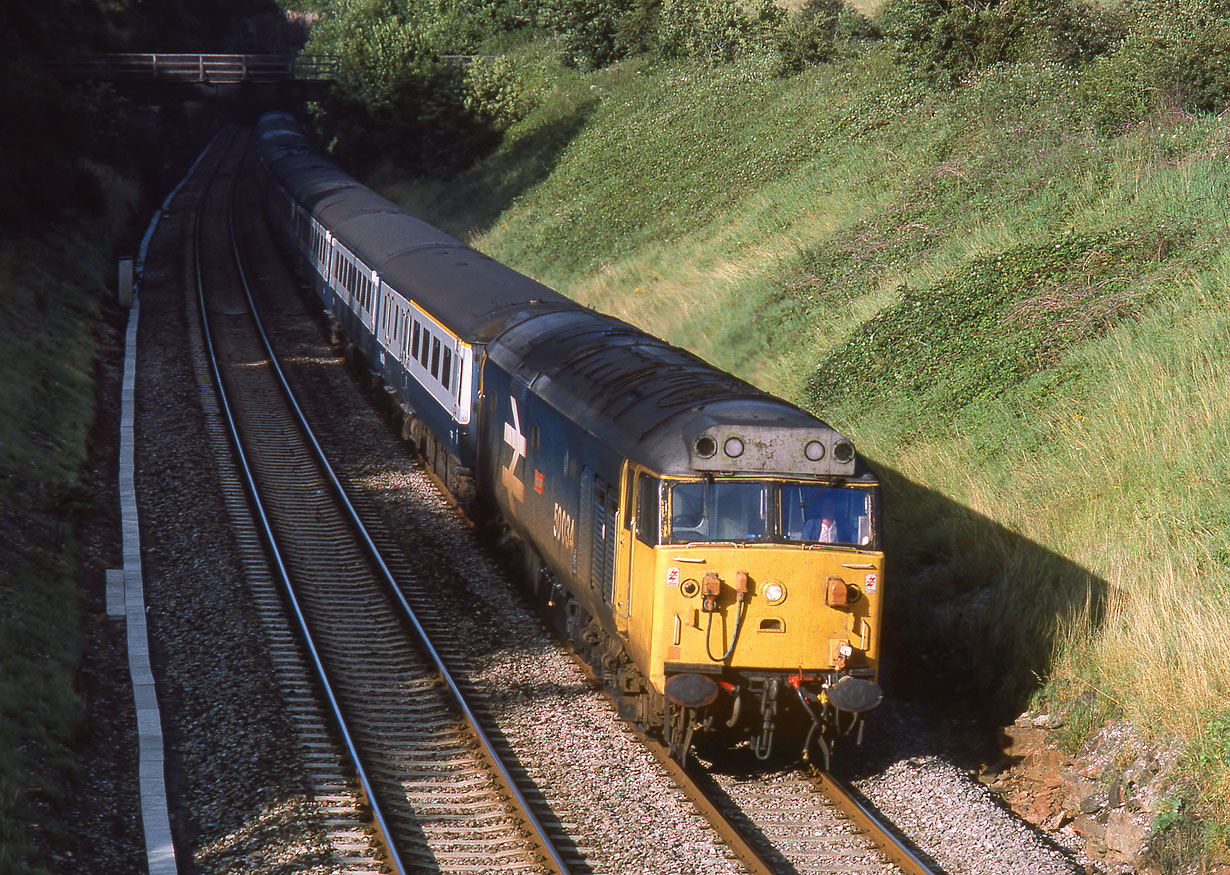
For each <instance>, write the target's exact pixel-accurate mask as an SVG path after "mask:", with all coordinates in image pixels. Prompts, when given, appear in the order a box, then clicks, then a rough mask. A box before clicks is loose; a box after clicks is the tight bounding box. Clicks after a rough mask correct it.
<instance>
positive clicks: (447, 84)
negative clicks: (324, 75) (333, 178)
mask: <svg viewBox="0 0 1230 875" xmlns="http://www.w3.org/2000/svg"><path fill="white" fill-rule="evenodd" d="M304 51H305V52H308V53H313V54H329V55H336V56H337V57H338V58H339V62H340V70H339V74H338V77H337V82H336V86H335V87H334V89H333V90H332V92H331V93H330V95H329V96H328V97H327V98H326V99H325V100H323V101H321V102H320V104H318V105H316V107H315V115H316V123H317V127H318V129H319V131H320V132H321V134H322V136H323V137H324V138H325V140H326V141H327V142H329V143H330V144H331V148H332V150H333V151H334V153H335V154H336V155H337V156H338V158H339V159H340V160H342V161H344V162H355V163H356V164H358V165H359V166H370V165H372V164H374V163H376V162H378V161H381V160H392V161H396V162H398V163H402V164H405V165H408V166H411V167H416V168H419V169H420V171H426V170H445V171H447V170H450V169H455V168H458V167H462V166H465V165H466V164H468V163H469V162H470V161H472V160H474V158H475V157H477V156H478V155H481V154H482V153H483V152H484V151H485V150H486V149H487V148H489V146H490V144H491V143H492V142H493V141H494V136H495V134H494V131H493V130H492V129H491V126H490V125H489V124H487V123H486V122H485V121H484V119H483V118H481V117H479V116H477V115H476V114H475V113H474V112H473V111H472V109H471V108H470V107H469V106H467V101H466V97H465V94H464V90H463V84H464V82H465V71H464V69H463V68H462V67H460V66H459V65H456V64H451V63H448V62H445V61H441V60H440V59H439V58H438V57H437V56H436V54H435V53H434V52H433V51H432V49H431V47H430V46H429V45H428V44H427V43H426V41H425V39H424V38H423V36H421V35H420V33H419V31H418V28H417V26H416V23H415V21H414V20H413V19H408V18H404V17H402V15H401V14H400V13H399V12H398V10H397V8H396V6H395V4H394V3H393V2H392V0H358V2H354V3H348V4H344V5H341V6H340V7H334V8H333V9H332V11H331V12H330V13H329V14H328V15H326V16H325V17H324V20H323V21H322V22H321V23H320V24H318V25H317V26H316V27H315V28H314V29H313V31H312V36H311V39H310V40H309V42H308V44H307V46H306V47H305V49H304ZM473 105H474V104H473V101H472V102H471V106H473Z"/></svg>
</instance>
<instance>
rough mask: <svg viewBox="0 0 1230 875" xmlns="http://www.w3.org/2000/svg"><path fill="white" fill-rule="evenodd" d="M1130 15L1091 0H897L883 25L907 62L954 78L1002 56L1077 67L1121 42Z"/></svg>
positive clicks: (1006, 59) (941, 78)
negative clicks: (1052, 0) (964, 0)
mask: <svg viewBox="0 0 1230 875" xmlns="http://www.w3.org/2000/svg"><path fill="white" fill-rule="evenodd" d="M1126 21H1127V17H1126V15H1125V14H1123V13H1121V12H1120V11H1119V10H1117V9H1106V8H1103V7H1095V6H1090V5H1088V4H1087V3H1086V2H1085V0H1061V2H1058V3H1046V2H1041V0H975V2H973V3H962V2H956V0H891V2H890V3H889V5H888V6H887V7H886V8H885V10H884V13H883V15H882V17H881V27H882V29H883V31H884V35H885V36H886V37H887V38H888V39H889V40H890V41H891V42H892V44H893V47H894V50H895V53H896V56H897V59H898V61H899V62H901V63H902V64H903V65H904V66H906V67H907V68H909V69H911V70H913V71H915V72H916V73H919V74H922V75H924V76H926V77H928V78H931V79H935V80H938V81H942V82H951V81H955V80H957V79H960V78H961V77H963V76H964V75H965V74H966V73H969V72H970V71H974V70H982V69H986V68H987V67H990V66H992V65H995V64H1000V63H1004V62H1015V61H1054V60H1058V61H1060V62H1062V63H1066V64H1068V65H1070V66H1079V65H1081V64H1083V63H1086V62H1087V61H1088V60H1090V59H1091V58H1094V57H1097V56H1099V55H1101V54H1104V53H1106V52H1108V51H1110V50H1111V49H1112V48H1113V47H1114V46H1116V45H1117V44H1118V42H1119V41H1120V40H1121V39H1122V38H1123V36H1124V35H1125V33H1126Z"/></svg>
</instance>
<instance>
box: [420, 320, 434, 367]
mask: <svg viewBox="0 0 1230 875" xmlns="http://www.w3.org/2000/svg"><path fill="white" fill-rule="evenodd" d="M430 358H431V332H430V331H428V330H427V329H426V328H424V329H423V349H422V351H421V352H420V354H419V364H421V365H422V366H423V367H424V368H426V367H427V360H428V359H430Z"/></svg>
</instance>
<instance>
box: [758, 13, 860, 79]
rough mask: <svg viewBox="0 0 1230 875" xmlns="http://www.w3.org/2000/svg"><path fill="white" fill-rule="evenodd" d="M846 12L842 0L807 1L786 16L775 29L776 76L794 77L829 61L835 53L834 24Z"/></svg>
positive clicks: (835, 30)
mask: <svg viewBox="0 0 1230 875" xmlns="http://www.w3.org/2000/svg"><path fill="white" fill-rule="evenodd" d="M846 9H847V7H846V4H845V3H843V2H842V0H807V3H805V4H804V5H803V7H802V8H801V9H799V10H798V11H797V12H794V13H790V14H787V15H786V17H785V18H784V19H783V20H782V21H781V24H780V25H779V27H778V29H777V51H778V55H779V62H778V68H779V69H778V72H780V73H798V72H799V71H801V70H802V69H803V68H804V67H806V66H808V65H809V64H818V63H821V62H822V61H828V60H831V59H832V57H833V56H834V55H835V54H836V52H837V44H836V43H837V27H838V22H839V21H840V20H841V13H842V12H843V11H844V10H846ZM859 17H860V18H861V17H862V16H859ZM864 20H865V19H864Z"/></svg>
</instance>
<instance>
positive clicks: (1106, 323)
mask: <svg viewBox="0 0 1230 875" xmlns="http://www.w3.org/2000/svg"><path fill="white" fill-rule="evenodd" d="M1174 242H1175V243H1178V244H1180V245H1181V238H1180V239H1176V240H1175V241H1174ZM1156 251H1157V242H1156V241H1155V240H1153V239H1151V238H1142V237H1140V236H1137V235H1136V234H1134V233H1133V232H1131V231H1129V230H1126V229H1125V230H1123V231H1119V232H1114V233H1103V234H1096V235H1075V234H1069V235H1066V236H1065V237H1063V238H1061V239H1059V240H1056V241H1054V242H1051V243H1046V244H1023V245H1020V246H1017V247H1014V248H1012V249H1009V250H1006V251H1003V252H999V253H996V254H995V255H992V256H987V257H985V258H981V259H978V260H975V261H973V262H972V263H971V264H970V265H969V266H968V267H967V268H966V269H965V270H964V271H962V272H961V273H959V274H956V275H954V276H951V277H949V278H946V279H945V280H944V282H942V283H941V284H940V285H938V286H935V287H932V288H927V289H911V288H908V287H906V286H901V287H900V288H899V290H898V292H899V296H900V297H899V298H898V300H897V301H896V302H895V303H894V304H893V305H891V306H889V307H886V308H885V309H883V310H882V311H881V312H880V313H879V314H878V315H877V316H876V317H875V318H873V319H870V320H868V321H867V322H866V323H864V324H863V325H862V326H861V327H860V328H859V329H858V330H857V331H856V332H854V333H853V334H852V335H851V336H850V337H849V339H848V340H847V341H846V343H845V344H843V345H842V346H841V347H840V348H838V349H835V350H833V351H832V353H830V355H829V356H828V357H827V358H826V359H825V360H824V361H822V362H821V363H820V364H819V366H818V367H817V369H816V373H815V374H814V375H813V376H812V378H811V379H810V380H809V381H808V388H807V393H808V398H809V399H810V400H811V402H812V403H813V404H816V405H817V406H820V405H821V404H832V403H834V402H840V401H841V400H842V399H845V398H854V397H857V398H859V399H860V400H861V401H862V402H863V403H868V404H885V403H888V402H890V399H892V398H894V397H898V398H900V397H908V398H910V399H911V401H910V412H909V415H911V416H913V417H916V416H917V415H918V413H919V412H920V410H923V411H926V413H927V414H929V416H927V417H925V418H927V419H930V418H931V416H935V417H943V416H946V415H951V414H952V413H954V412H956V411H957V410H959V409H961V408H964V407H966V406H967V405H970V404H972V403H974V402H976V401H978V402H985V401H986V400H988V399H992V398H995V397H997V396H999V395H1001V394H1002V393H1003V392H1005V391H1006V390H1007V388H1008V387H1010V386H1013V385H1016V384H1018V383H1020V382H1022V381H1024V380H1025V379H1027V378H1029V377H1030V376H1032V375H1033V374H1035V373H1038V372H1040V371H1041V370H1044V369H1045V368H1047V367H1049V366H1051V365H1053V364H1054V363H1055V362H1056V361H1057V360H1058V358H1059V356H1060V354H1061V353H1062V352H1063V351H1064V350H1065V349H1067V348H1068V347H1070V346H1071V345H1072V344H1073V343H1075V342H1078V341H1088V340H1090V339H1091V338H1094V337H1097V336H1100V335H1101V334H1102V333H1104V332H1105V331H1106V330H1107V329H1108V328H1109V327H1110V326H1112V325H1114V324H1115V323H1116V322H1117V321H1119V320H1121V319H1123V318H1125V317H1127V316H1130V315H1131V314H1132V313H1134V312H1137V311H1138V310H1139V309H1140V308H1141V307H1142V306H1144V305H1145V304H1146V303H1147V300H1146V299H1144V298H1142V295H1141V292H1139V291H1138V290H1137V288H1138V286H1137V284H1136V283H1135V282H1134V277H1133V276H1132V273H1131V271H1132V270H1142V269H1147V267H1148V265H1149V254H1150V253H1151V252H1156ZM1125 265H1132V266H1133V267H1132V268H1130V269H1129V270H1125ZM954 360H959V361H961V362H962V363H963V364H962V369H961V372H960V373H959V374H954V373H952V371H951V368H950V367H949V363H950V362H952V361H954ZM903 413H904V411H903Z"/></svg>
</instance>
